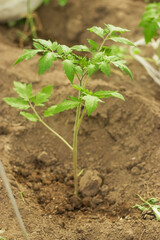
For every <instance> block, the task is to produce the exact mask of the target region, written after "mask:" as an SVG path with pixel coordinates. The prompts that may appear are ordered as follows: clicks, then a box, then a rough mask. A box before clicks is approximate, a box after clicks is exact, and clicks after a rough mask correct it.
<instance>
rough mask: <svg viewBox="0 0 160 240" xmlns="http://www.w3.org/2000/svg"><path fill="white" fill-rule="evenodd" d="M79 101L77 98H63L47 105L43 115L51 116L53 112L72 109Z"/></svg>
mask: <svg viewBox="0 0 160 240" xmlns="http://www.w3.org/2000/svg"><path fill="white" fill-rule="evenodd" d="M80 103H81V101H80V100H79V99H77V100H76V99H72V100H71V99H70V100H64V101H63V102H62V103H60V104H58V105H55V106H52V107H49V108H48V109H47V110H46V111H45V112H44V116H45V117H50V116H53V115H54V114H57V113H60V112H63V111H65V110H69V109H73V108H75V107H77V106H78V105H79V104H80Z"/></svg>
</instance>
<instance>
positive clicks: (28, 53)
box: [14, 49, 42, 65]
mask: <svg viewBox="0 0 160 240" xmlns="http://www.w3.org/2000/svg"><path fill="white" fill-rule="evenodd" d="M41 51H42V50H39V49H26V50H24V54H22V55H21V56H20V57H19V58H18V59H17V61H16V62H15V63H14V65H16V64H17V63H19V62H21V61H23V60H24V59H25V60H29V59H30V58H32V57H34V55H36V54H37V53H38V52H41Z"/></svg>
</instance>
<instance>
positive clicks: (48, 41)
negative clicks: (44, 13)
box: [33, 39, 52, 51]
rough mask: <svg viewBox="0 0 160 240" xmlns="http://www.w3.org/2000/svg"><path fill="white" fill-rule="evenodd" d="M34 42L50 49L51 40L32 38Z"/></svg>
mask: <svg viewBox="0 0 160 240" xmlns="http://www.w3.org/2000/svg"><path fill="white" fill-rule="evenodd" d="M33 41H34V42H36V43H39V44H41V45H42V46H43V47H44V48H45V49H48V50H51V51H52V42H51V41H50V40H44V39H33Z"/></svg>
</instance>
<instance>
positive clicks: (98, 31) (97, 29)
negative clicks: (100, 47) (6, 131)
mask: <svg viewBox="0 0 160 240" xmlns="http://www.w3.org/2000/svg"><path fill="white" fill-rule="evenodd" d="M88 30H89V31H90V32H93V33H95V34H96V35H97V36H99V37H101V38H103V37H104V35H105V32H104V30H103V28H101V27H96V26H93V27H91V28H88Z"/></svg>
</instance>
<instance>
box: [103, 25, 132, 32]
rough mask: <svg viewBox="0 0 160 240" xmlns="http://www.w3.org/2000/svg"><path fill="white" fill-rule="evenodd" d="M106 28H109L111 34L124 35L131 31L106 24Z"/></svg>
mask: <svg viewBox="0 0 160 240" xmlns="http://www.w3.org/2000/svg"><path fill="white" fill-rule="evenodd" d="M105 26H106V27H107V29H108V30H109V31H110V32H120V33H123V32H128V31H129V30H128V29H125V28H121V27H115V26H113V25H111V24H105Z"/></svg>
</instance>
